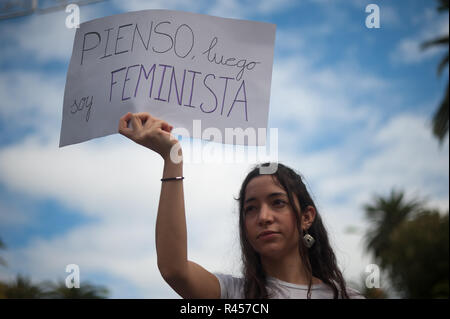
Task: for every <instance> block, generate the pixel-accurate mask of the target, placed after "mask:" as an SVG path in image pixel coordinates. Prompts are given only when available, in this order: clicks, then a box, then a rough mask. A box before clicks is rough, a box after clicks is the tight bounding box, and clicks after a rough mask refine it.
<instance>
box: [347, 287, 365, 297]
mask: <svg viewBox="0 0 450 319" xmlns="http://www.w3.org/2000/svg"><path fill="white" fill-rule="evenodd" d="M347 295H348V297H349V298H350V299H366V297H364V295H363V294H362V293H360V292H359V291H358V290H356V289H353V288H351V287H347Z"/></svg>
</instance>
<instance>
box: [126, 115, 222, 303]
mask: <svg viewBox="0 0 450 319" xmlns="http://www.w3.org/2000/svg"><path fill="white" fill-rule="evenodd" d="M128 123H131V127H128ZM171 131H172V126H170V125H169V124H168V123H167V122H165V121H162V120H160V119H157V118H155V117H152V116H151V115H150V114H148V113H135V114H132V113H127V114H125V115H124V116H123V117H122V118H121V119H120V122H119V132H120V133H121V134H123V135H125V136H126V137H128V138H130V139H131V140H133V141H135V142H136V143H138V144H141V145H143V146H145V147H147V148H149V149H151V150H153V151H155V152H157V153H158V154H160V155H161V157H162V158H163V160H164V170H163V178H168V177H176V176H183V161H182V160H181V155H182V151H181V147H180V144H179V142H178V140H177V139H176V138H175V137H174V136H172V135H171V134H170V132H171ZM171 151H172V158H171ZM172 159H175V161H173V160H172ZM156 253H157V256H158V268H159V270H160V272H161V275H162V276H163V278H164V280H165V281H166V282H167V283H168V284H169V285H170V286H171V287H172V288H173V289H174V290H175V291H176V292H177V293H178V294H179V295H180V296H182V297H183V298H219V297H220V286H219V281H218V280H217V278H216V276H214V275H213V274H211V273H210V272H208V271H207V270H206V269H204V268H203V267H201V266H200V265H198V264H196V263H194V262H192V261H189V260H188V256H187V233H186V216H185V208H184V192H183V181H182V180H176V181H165V182H162V185H161V195H160V198H159V207H158V215H157V218H156Z"/></svg>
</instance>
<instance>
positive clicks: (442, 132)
mask: <svg viewBox="0 0 450 319" xmlns="http://www.w3.org/2000/svg"><path fill="white" fill-rule="evenodd" d="M437 10H438V11H439V12H443V11H447V12H448V10H449V0H439V7H438V9H437ZM448 45H449V35H448V34H447V35H445V36H441V37H439V38H437V39H433V40H429V41H426V42H424V43H422V46H421V47H422V49H427V48H430V47H434V46H444V47H446V48H447V49H448ZM446 65H448V51H447V54H446V55H445V56H444V57H443V58H442V60H441V62H440V63H439V65H438V75H440V74H442V71H443V70H444V68H445V66H446ZM448 96H449V85H448V83H447V90H446V91H445V93H444V97H443V99H442V101H441V103H440V105H439V107H438V109H437V110H436V111H435V113H434V115H433V120H432V123H433V134H434V136H436V137H437V138H438V140H439V142H441V143H442V141H443V140H444V137H445V136H446V135H447V133H448V119H449V100H448Z"/></svg>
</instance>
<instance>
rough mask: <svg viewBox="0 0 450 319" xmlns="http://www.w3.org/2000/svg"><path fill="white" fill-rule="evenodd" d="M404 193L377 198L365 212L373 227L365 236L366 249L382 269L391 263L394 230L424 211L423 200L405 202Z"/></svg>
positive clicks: (367, 206) (368, 205)
mask: <svg viewBox="0 0 450 319" xmlns="http://www.w3.org/2000/svg"><path fill="white" fill-rule="evenodd" d="M404 197H405V195H404V193H403V192H402V191H395V190H392V191H391V194H390V196H389V197H388V198H383V197H382V196H376V197H375V198H374V202H373V203H372V204H366V205H365V206H364V210H365V212H366V217H367V219H368V220H369V221H370V222H371V224H372V225H373V226H372V228H371V229H369V230H368V232H367V233H366V235H365V240H366V247H367V249H368V250H369V251H372V252H373V254H374V256H375V259H377V261H378V262H380V265H381V266H382V267H384V266H386V265H387V264H388V263H389V261H388V258H389V246H390V242H391V236H392V234H393V232H394V230H395V229H396V228H397V227H398V226H399V225H401V224H402V223H403V222H404V221H405V220H407V218H408V217H410V216H411V215H413V214H414V213H417V212H420V211H421V210H422V207H423V204H424V202H423V201H422V200H410V201H406V200H405V198H404Z"/></svg>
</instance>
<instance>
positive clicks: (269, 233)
mask: <svg viewBox="0 0 450 319" xmlns="http://www.w3.org/2000/svg"><path fill="white" fill-rule="evenodd" d="M278 234H279V233H278V232H274V231H266V232H262V233H261V234H259V235H258V239H263V240H266V239H271V238H273V237H275V236H277V235H278Z"/></svg>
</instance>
